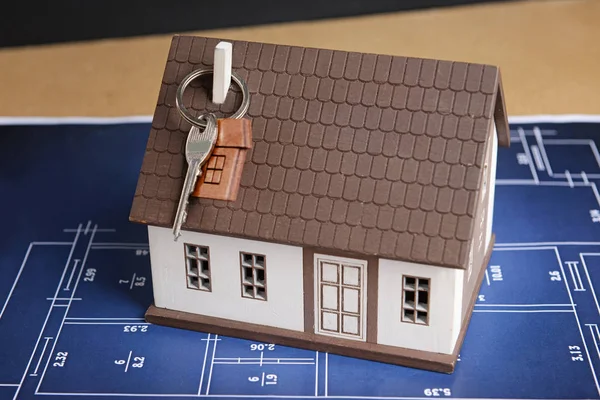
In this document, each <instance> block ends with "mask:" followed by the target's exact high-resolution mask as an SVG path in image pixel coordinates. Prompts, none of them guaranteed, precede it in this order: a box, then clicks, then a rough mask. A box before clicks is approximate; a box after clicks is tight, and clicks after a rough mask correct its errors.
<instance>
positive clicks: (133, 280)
mask: <svg viewBox="0 0 600 400" xmlns="http://www.w3.org/2000/svg"><path fill="white" fill-rule="evenodd" d="M134 283H135V272H134V273H133V278H131V285H130V286H129V290H131V289H133V284H134Z"/></svg>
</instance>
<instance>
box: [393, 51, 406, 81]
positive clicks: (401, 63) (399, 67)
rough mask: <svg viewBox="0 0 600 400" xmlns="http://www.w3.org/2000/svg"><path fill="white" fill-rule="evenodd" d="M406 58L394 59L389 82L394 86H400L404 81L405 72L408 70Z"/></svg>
mask: <svg viewBox="0 0 600 400" xmlns="http://www.w3.org/2000/svg"><path fill="white" fill-rule="evenodd" d="M406 60H407V59H406V57H397V56H396V57H392V66H391V67H390V77H389V81H390V83H392V84H399V83H402V82H403V81H404V71H405V69H406Z"/></svg>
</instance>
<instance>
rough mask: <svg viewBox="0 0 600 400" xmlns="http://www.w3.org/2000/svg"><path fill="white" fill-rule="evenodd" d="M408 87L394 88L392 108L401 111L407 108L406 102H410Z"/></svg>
mask: <svg viewBox="0 0 600 400" xmlns="http://www.w3.org/2000/svg"><path fill="white" fill-rule="evenodd" d="M408 89H409V88H408V87H406V86H396V87H394V93H393V94H392V107H393V108H395V109H397V110H401V109H403V108H406V102H407V100H408Z"/></svg>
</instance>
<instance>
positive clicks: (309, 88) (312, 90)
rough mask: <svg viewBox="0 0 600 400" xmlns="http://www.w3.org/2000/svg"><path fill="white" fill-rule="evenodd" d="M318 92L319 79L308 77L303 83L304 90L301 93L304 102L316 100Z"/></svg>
mask: <svg viewBox="0 0 600 400" xmlns="http://www.w3.org/2000/svg"><path fill="white" fill-rule="evenodd" d="M318 90H319V78H317V77H316V76H308V77H307V78H306V80H305V81H304V89H303V91H302V97H304V98H305V99H306V100H314V99H316V98H317V91H318Z"/></svg>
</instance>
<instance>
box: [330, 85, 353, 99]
mask: <svg viewBox="0 0 600 400" xmlns="http://www.w3.org/2000/svg"><path fill="white" fill-rule="evenodd" d="M349 88H350V83H349V82H348V81H346V80H343V79H338V80H336V81H335V83H334V84H333V93H332V94H331V100H332V101H333V102H335V103H343V102H344V101H346V97H347V95H346V94H347V93H348V90H349Z"/></svg>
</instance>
